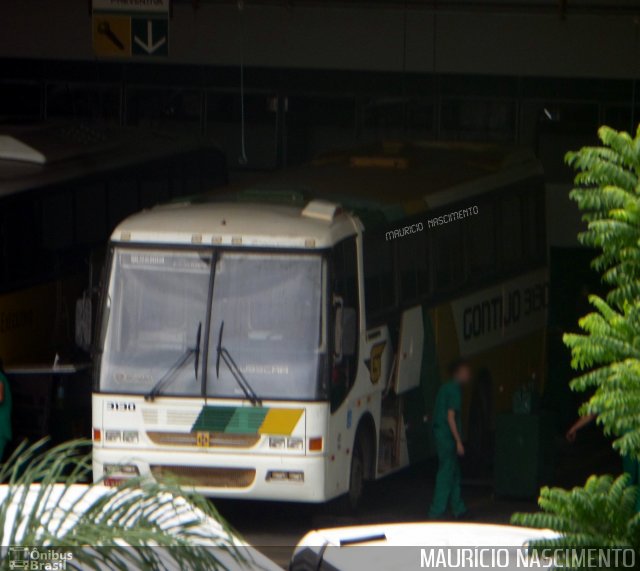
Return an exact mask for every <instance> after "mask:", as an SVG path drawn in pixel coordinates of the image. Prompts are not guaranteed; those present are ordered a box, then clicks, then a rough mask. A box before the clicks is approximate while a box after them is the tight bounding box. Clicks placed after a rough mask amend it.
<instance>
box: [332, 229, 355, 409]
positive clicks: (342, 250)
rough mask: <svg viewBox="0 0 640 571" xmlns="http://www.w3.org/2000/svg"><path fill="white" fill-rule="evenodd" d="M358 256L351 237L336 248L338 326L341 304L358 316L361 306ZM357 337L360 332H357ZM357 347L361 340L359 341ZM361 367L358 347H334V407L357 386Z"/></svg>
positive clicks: (334, 297) (334, 293)
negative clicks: (347, 351) (343, 350)
mask: <svg viewBox="0 0 640 571" xmlns="http://www.w3.org/2000/svg"><path fill="white" fill-rule="evenodd" d="M357 262H358V259H357V255H356V239H355V237H353V238H347V239H346V240H343V241H342V242H340V243H339V244H338V245H336V246H335V247H334V248H333V271H332V274H333V279H332V296H331V297H332V305H333V307H332V320H331V323H332V324H333V327H334V328H335V320H336V313H337V311H336V310H337V303H336V302H338V301H339V303H340V304H341V305H342V307H343V311H344V309H345V308H347V309H353V310H355V313H356V323H357V321H358V320H357V316H358V315H359V307H358V263H357ZM330 338H331V342H332V343H333V342H334V336H333V334H331V335H330ZM356 339H358V334H357V332H356ZM356 346H357V341H356ZM357 368H358V354H357V349H356V351H355V353H354V354H353V355H342V358H340V359H339V358H337V357H336V348H335V347H333V348H332V366H331V390H330V398H331V410H332V411H333V410H336V408H338V406H339V405H340V403H341V402H342V401H343V400H344V399H345V397H346V396H347V394H348V393H349V390H350V389H351V387H352V386H353V383H354V381H355V378H356V372H357Z"/></svg>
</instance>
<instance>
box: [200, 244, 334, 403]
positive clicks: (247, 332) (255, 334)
mask: <svg viewBox="0 0 640 571" xmlns="http://www.w3.org/2000/svg"><path fill="white" fill-rule="evenodd" d="M322 289H323V288H322V258H321V257H320V256H318V255H312V254H280V253H260V254H257V253H256V254H254V253H242V252H223V253H221V254H220V256H219V257H218V262H217V265H216V271H215V283H214V288H213V302H212V315H211V331H210V334H209V368H208V375H207V376H208V378H207V395H208V396H211V397H241V396H242V395H243V393H244V391H243V389H242V387H241V386H239V384H240V383H239V382H238V379H237V378H236V376H237V375H234V373H233V371H232V370H231V368H232V367H230V366H229V365H228V363H226V362H225V359H220V358H219V357H218V356H219V354H220V351H221V350H225V351H226V352H227V354H228V355H229V356H230V357H231V359H232V360H233V362H234V363H235V365H237V369H238V370H239V372H240V373H241V374H242V376H243V377H244V378H245V379H246V382H247V383H248V385H249V386H250V389H251V390H253V392H254V393H255V395H256V396H257V397H258V398H260V399H265V398H266V399H268V398H276V399H283V398H287V399H315V398H318V371H319V366H320V363H321V354H322V353H324V342H323V337H324V336H323V334H322V319H321V315H322ZM223 323H224V325H223Z"/></svg>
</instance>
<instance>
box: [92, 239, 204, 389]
mask: <svg viewBox="0 0 640 571" xmlns="http://www.w3.org/2000/svg"><path fill="white" fill-rule="evenodd" d="M211 259H212V258H211V253H206V254H203V253H198V252H187V251H182V252H180V251H175V252H171V251H161V250H133V249H121V250H119V249H117V250H116V251H115V254H114V257H113V267H112V270H111V282H110V286H109V293H108V297H107V300H106V304H105V314H104V316H103V327H104V326H105V325H106V327H107V329H106V333H105V338H104V347H103V358H102V366H101V370H100V388H101V390H103V391H108V392H121V393H144V394H147V393H149V392H150V391H151V390H152V389H154V388H156V387H157V389H158V390H159V389H160V387H159V386H158V383H160V382H162V384H163V385H164V388H163V390H162V394H173V395H188V396H199V395H200V394H202V388H201V383H200V381H198V379H196V372H195V363H196V355H197V350H198V349H199V348H198V347H197V340H198V337H199V334H198V332H199V330H201V329H202V327H204V322H205V318H206V314H207V295H208V291H209V277H210V275H211Z"/></svg>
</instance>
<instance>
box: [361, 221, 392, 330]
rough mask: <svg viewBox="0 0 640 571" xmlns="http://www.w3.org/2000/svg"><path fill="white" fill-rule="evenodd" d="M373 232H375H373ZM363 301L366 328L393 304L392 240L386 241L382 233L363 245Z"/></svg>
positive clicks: (371, 237) (370, 238)
mask: <svg viewBox="0 0 640 571" xmlns="http://www.w3.org/2000/svg"><path fill="white" fill-rule="evenodd" d="M374 232H376V231H375V230H374ZM363 258H364V299H365V306H366V310H367V327H369V326H370V325H371V323H370V319H371V318H374V319H375V318H376V317H380V316H382V315H384V313H385V311H388V310H390V309H392V308H393V307H394V304H395V277H394V273H393V240H390V241H387V240H386V239H385V235H384V232H381V231H380V232H378V233H374V234H373V235H372V236H370V237H369V238H368V239H367V238H366V235H365V245H364V256H363Z"/></svg>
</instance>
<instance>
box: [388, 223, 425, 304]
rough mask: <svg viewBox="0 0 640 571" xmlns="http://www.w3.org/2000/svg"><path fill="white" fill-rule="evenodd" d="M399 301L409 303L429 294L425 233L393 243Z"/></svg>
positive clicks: (409, 236) (412, 235)
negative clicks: (398, 285) (397, 275)
mask: <svg viewBox="0 0 640 571" xmlns="http://www.w3.org/2000/svg"><path fill="white" fill-rule="evenodd" d="M395 246H396V256H397V264H398V272H399V274H400V299H401V300H402V303H403V304H407V303H411V302H413V301H415V300H416V299H417V298H419V297H420V296H423V295H426V294H427V293H429V266H428V263H427V262H428V256H427V237H426V234H425V231H424V230H423V231H422V232H416V233H415V234H409V235H408V236H404V237H402V238H398V239H397V240H396V241H395Z"/></svg>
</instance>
